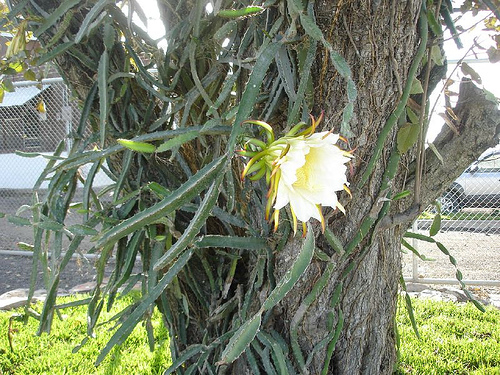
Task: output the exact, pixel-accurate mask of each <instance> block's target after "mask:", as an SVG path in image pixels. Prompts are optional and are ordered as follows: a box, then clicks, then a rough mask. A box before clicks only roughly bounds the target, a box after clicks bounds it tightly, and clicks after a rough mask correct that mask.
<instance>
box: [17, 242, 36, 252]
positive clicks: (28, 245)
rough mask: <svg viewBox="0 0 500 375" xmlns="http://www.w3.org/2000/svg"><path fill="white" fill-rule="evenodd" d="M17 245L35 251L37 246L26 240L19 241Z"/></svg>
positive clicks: (24, 249) (25, 249)
mask: <svg viewBox="0 0 500 375" xmlns="http://www.w3.org/2000/svg"><path fill="white" fill-rule="evenodd" d="M17 247H18V248H19V249H21V250H23V251H33V250H34V249H35V247H34V246H33V245H30V244H29V243H26V242H18V243H17Z"/></svg>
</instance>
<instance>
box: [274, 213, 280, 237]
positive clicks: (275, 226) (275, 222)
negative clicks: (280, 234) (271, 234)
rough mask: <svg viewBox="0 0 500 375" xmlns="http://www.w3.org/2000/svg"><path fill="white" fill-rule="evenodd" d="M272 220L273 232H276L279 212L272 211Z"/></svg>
mask: <svg viewBox="0 0 500 375" xmlns="http://www.w3.org/2000/svg"><path fill="white" fill-rule="evenodd" d="M273 220H274V231H275V232H276V231H277V230H278V224H279V222H280V210H274V214H273Z"/></svg>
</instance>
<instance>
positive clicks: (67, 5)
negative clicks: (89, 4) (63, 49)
mask: <svg viewBox="0 0 500 375" xmlns="http://www.w3.org/2000/svg"><path fill="white" fill-rule="evenodd" d="M80 2H81V1H80V0H67V1H63V2H62V3H61V5H59V7H58V8H57V9H56V10H54V11H52V12H50V13H49V16H48V17H47V18H46V19H45V21H44V23H43V24H42V25H41V26H40V27H39V28H38V29H36V30H35V32H34V33H33V35H34V36H35V37H36V38H38V37H39V36H40V35H42V34H43V33H44V32H45V31H47V30H48V29H49V28H50V27H52V26H55V25H56V22H57V20H58V19H59V18H61V17H62V16H64V15H65V14H66V13H67V12H68V11H69V10H70V9H71V8H73V7H74V6H76V5H78V4H79V3H80Z"/></svg>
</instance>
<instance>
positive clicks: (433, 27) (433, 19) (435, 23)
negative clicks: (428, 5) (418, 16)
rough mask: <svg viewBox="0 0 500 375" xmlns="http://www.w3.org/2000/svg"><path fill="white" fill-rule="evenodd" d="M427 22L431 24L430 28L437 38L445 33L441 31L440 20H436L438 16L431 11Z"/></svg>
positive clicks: (428, 13)
mask: <svg viewBox="0 0 500 375" xmlns="http://www.w3.org/2000/svg"><path fill="white" fill-rule="evenodd" d="M427 21H428V22H429V27H430V29H431V30H432V32H433V33H434V35H435V36H440V35H441V34H442V33H443V30H442V29H441V25H440V24H439V22H438V20H437V19H436V16H434V13H433V12H431V11H428V12H427ZM438 65H439V64H438Z"/></svg>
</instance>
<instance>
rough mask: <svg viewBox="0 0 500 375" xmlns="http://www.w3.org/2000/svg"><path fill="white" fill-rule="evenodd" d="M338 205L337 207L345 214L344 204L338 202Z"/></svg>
mask: <svg viewBox="0 0 500 375" xmlns="http://www.w3.org/2000/svg"><path fill="white" fill-rule="evenodd" d="M336 206H337V208H338V209H339V210H340V211H342V212H343V214H344V215H345V208H344V206H342V205H341V204H340V203H339V202H337V204H336Z"/></svg>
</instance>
